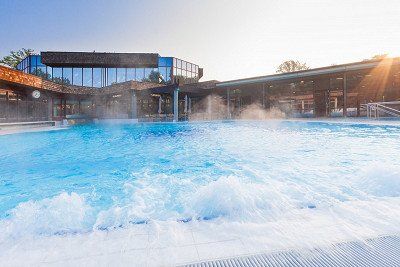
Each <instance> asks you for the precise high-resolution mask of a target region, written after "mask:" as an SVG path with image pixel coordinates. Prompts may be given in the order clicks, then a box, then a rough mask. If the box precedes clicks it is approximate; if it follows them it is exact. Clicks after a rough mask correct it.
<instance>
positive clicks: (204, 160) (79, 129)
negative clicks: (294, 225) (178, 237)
mask: <svg viewBox="0 0 400 267" xmlns="http://www.w3.org/2000/svg"><path fill="white" fill-rule="evenodd" d="M399 151H400V127H399V126H393V125H392V126H390V125H368V124H356V123H325V122H299V121H267V122H246V121H240V122H210V123H176V124H173V123H170V124H168V123H162V124H161V123H160V124H114V125H111V124H93V125H82V126H74V127H70V128H68V129H65V130H59V131H47V132H34V133H21V134H13V135H5V136H0V225H1V226H6V227H2V229H3V230H2V231H1V233H0V237H1V239H2V240H3V241H4V239H9V238H18V236H21V235H34V236H35V235H59V234H75V233H83V232H90V231H93V230H112V229H115V228H124V227H129V226H130V225H135V224H141V223H146V222H149V221H175V222H182V223H184V222H190V221H193V220H196V221H199V220H200V221H213V220H217V219H219V220H221V219H222V220H225V221H229V222H232V221H233V222H235V221H236V222H254V223H261V222H265V221H273V220H279V218H280V217H281V216H283V215H285V214H288V213H290V212H293V211H299V210H316V211H318V210H326V209H329V208H331V207H334V206H335V205H337V203H343V202H348V201H354V200H376V199H387V198H398V197H399V196H400V172H399V171H400V161H399V160H398V158H399Z"/></svg>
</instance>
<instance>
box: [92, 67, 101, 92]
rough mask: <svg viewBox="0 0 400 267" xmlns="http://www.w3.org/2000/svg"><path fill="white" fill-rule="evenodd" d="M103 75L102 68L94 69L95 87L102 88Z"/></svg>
mask: <svg viewBox="0 0 400 267" xmlns="http://www.w3.org/2000/svg"><path fill="white" fill-rule="evenodd" d="M101 81H102V75H101V69H100V68H93V87H101V86H102V82H101Z"/></svg>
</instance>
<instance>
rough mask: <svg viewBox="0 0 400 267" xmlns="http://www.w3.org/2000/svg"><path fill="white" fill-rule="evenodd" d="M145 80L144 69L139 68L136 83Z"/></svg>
mask: <svg viewBox="0 0 400 267" xmlns="http://www.w3.org/2000/svg"><path fill="white" fill-rule="evenodd" d="M143 79H144V69H143V68H138V69H136V81H138V82H140V81H142V80H143Z"/></svg>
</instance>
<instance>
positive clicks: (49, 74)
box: [46, 67, 53, 80]
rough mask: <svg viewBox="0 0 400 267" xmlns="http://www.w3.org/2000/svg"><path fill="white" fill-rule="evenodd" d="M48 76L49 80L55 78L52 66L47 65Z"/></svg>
mask: <svg viewBox="0 0 400 267" xmlns="http://www.w3.org/2000/svg"><path fill="white" fill-rule="evenodd" d="M46 77H47V79H49V80H51V79H52V78H53V68H52V67H46Z"/></svg>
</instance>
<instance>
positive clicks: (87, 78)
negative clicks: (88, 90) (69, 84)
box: [83, 68, 93, 87]
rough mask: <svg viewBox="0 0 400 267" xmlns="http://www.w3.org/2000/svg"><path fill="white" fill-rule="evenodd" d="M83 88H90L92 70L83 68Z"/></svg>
mask: <svg viewBox="0 0 400 267" xmlns="http://www.w3.org/2000/svg"><path fill="white" fill-rule="evenodd" d="M83 86H87V87H92V86H93V84H92V68H83Z"/></svg>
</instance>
